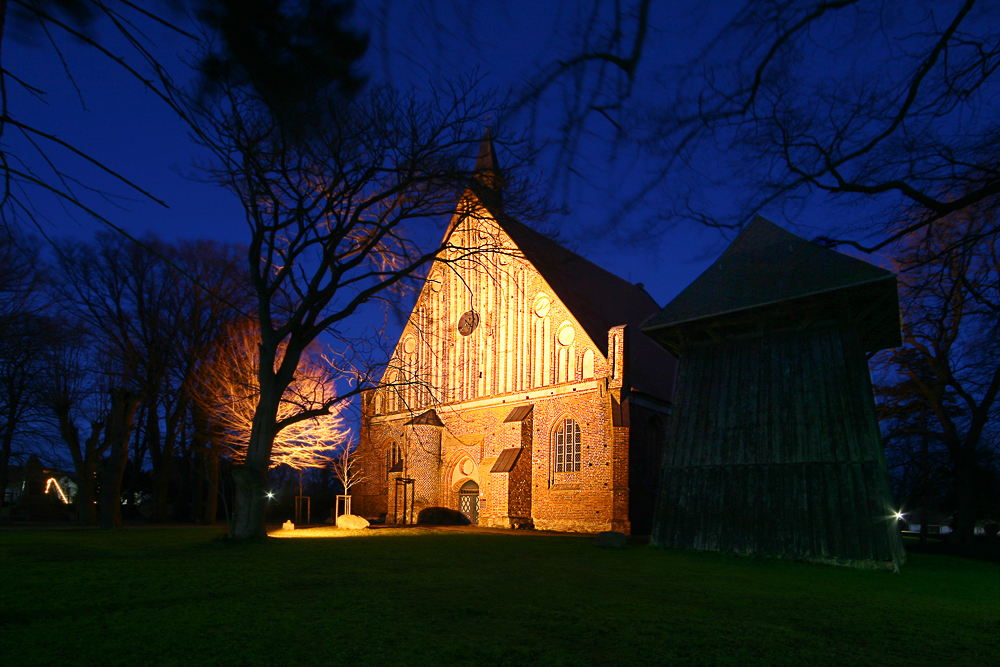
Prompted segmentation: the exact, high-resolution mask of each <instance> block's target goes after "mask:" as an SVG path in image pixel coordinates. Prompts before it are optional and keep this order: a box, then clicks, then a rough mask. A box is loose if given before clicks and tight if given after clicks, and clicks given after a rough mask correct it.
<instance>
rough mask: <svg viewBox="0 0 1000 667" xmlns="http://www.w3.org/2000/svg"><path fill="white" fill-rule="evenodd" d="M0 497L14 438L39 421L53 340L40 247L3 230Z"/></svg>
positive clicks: (0, 245) (0, 262)
mask: <svg viewBox="0 0 1000 667" xmlns="http://www.w3.org/2000/svg"><path fill="white" fill-rule="evenodd" d="M0 267H2V268H0V493H3V492H4V491H5V490H6V488H7V469H8V468H7V466H8V464H9V461H10V456H11V448H12V446H13V443H14V440H15V437H17V436H18V435H20V434H23V433H24V432H25V431H26V430H27V429H28V428H29V427H30V425H31V424H32V423H33V422H37V421H38V420H39V419H40V418H41V411H40V410H39V405H38V401H37V398H38V395H37V388H38V387H37V383H36V382H35V380H36V378H37V376H38V374H39V372H40V371H41V368H42V366H43V364H44V357H45V354H46V352H47V351H48V349H49V347H50V345H51V343H52V339H51V336H50V333H51V331H50V330H51V328H52V324H53V321H52V320H51V319H50V318H49V317H48V316H47V315H46V308H47V306H48V303H49V302H48V299H47V297H46V295H45V291H44V286H45V285H44V271H45V267H44V265H43V264H42V262H41V260H40V258H39V253H38V248H37V246H36V244H35V243H34V242H33V241H32V240H31V239H28V238H24V237H21V236H20V235H18V234H17V233H16V230H11V229H6V228H4V227H0Z"/></svg>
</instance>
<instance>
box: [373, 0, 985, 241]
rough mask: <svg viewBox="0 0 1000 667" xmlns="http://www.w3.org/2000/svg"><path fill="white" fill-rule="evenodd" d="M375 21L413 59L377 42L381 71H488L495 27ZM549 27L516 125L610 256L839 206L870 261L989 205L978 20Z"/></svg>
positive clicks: (678, 11) (781, 2) (786, 2)
mask: <svg viewBox="0 0 1000 667" xmlns="http://www.w3.org/2000/svg"><path fill="white" fill-rule="evenodd" d="M382 7H383V12H382V14H381V15H377V16H376V23H377V24H379V25H381V28H382V30H381V32H382V34H383V35H389V34H395V33H391V31H390V26H391V25H392V23H393V21H394V20H399V19H400V18H406V19H408V20H410V21H411V22H418V24H419V25H420V28H419V29H417V30H412V31H410V32H412V33H413V34H415V35H417V37H414V38H413V40H412V42H405V43H402V44H399V43H396V44H392V43H390V42H388V41H386V40H384V39H380V40H376V45H377V46H380V48H382V49H383V51H385V52H390V51H392V50H393V49H395V50H396V51H397V52H398V58H399V60H396V61H393V60H392V56H391V55H387V56H386V58H387V61H389V62H403V63H405V62H407V60H406V59H407V58H409V59H410V60H418V62H420V63H421V64H423V62H424V61H425V60H428V61H430V64H428V65H426V66H427V67H434V61H435V60H436V61H437V66H438V71H447V66H446V65H445V63H450V62H451V61H450V59H449V58H448V56H447V54H450V53H451V52H452V51H453V50H454V48H455V43H456V42H458V43H461V48H464V49H468V50H469V52H470V53H474V54H475V53H481V54H483V55H484V56H487V57H488V56H490V55H494V56H495V57H503V52H502V46H500V47H496V48H495V49H494V51H495V52H496V53H493V54H490V53H488V52H486V53H484V48H485V47H483V46H482V45H481V44H479V43H477V42H483V41H484V40H480V39H479V37H480V35H481V34H482V31H483V30H484V29H486V27H487V24H488V25H489V29H494V23H495V21H491V19H493V18H494V17H495V11H494V9H493V8H490V10H489V13H487V12H486V11H485V10H479V11H478V12H477V9H476V8H475V7H470V6H469V3H466V2H451V3H448V2H439V1H436V2H421V1H420V0H414V2H412V3H405V4H401V3H395V4H393V3H389V2H385V3H382ZM550 16H551V21H552V24H551V26H549V30H548V33H547V34H546V36H545V37H546V38H545V42H546V43H547V45H548V46H547V49H546V51H545V55H543V56H542V57H541V59H540V60H539V61H537V62H535V63H534V64H533V66H531V67H530V68H529V70H528V71H527V72H526V73H525V75H524V76H523V77H522V78H521V80H523V81H524V84H523V85H522V86H521V87H520V88H519V89H518V90H517V94H518V98H519V100H520V102H521V107H520V108H521V109H525V110H527V111H528V112H529V114H528V115H529V116H530V117H531V119H532V120H533V121H534V122H535V127H536V130H537V132H538V135H539V137H540V138H541V139H543V140H545V141H547V142H548V143H549V144H552V145H554V146H555V147H556V148H557V151H556V155H555V158H554V160H555V166H556V167H557V173H558V175H561V179H559V180H565V181H567V182H569V181H579V179H581V178H583V179H588V180H587V184H588V185H589V186H591V187H593V188H607V189H608V199H609V200H611V201H614V202H616V204H617V206H615V207H612V209H613V210H612V213H613V214H614V215H613V217H612V218H611V219H610V220H609V222H608V229H609V231H614V232H615V233H616V234H618V235H620V236H625V237H627V238H629V239H631V240H636V239H640V240H641V242H642V243H643V244H648V243H649V241H650V239H651V238H658V237H661V236H662V232H663V230H664V228H666V227H669V225H672V224H676V223H679V222H684V221H693V222H696V223H699V224H707V225H712V226H719V227H739V226H742V225H743V224H745V223H746V222H747V221H748V220H750V219H751V218H752V217H753V215H754V214H756V213H759V212H769V215H771V216H772V217H778V216H781V215H782V214H783V213H784V214H785V216H786V217H788V218H789V219H790V220H791V221H793V222H799V221H798V220H796V218H797V217H798V216H797V214H798V213H800V210H801V206H802V205H803V204H804V203H805V202H806V201H807V200H808V201H811V202H813V203H822V204H823V205H824V206H826V207H832V206H834V205H836V204H851V205H854V206H852V208H853V211H852V215H851V218H854V219H857V218H864V220H861V221H859V222H860V224H858V225H855V226H854V227H853V228H849V225H848V224H846V223H841V224H840V225H838V230H837V231H838V232H839V233H840V234H842V235H844V236H845V237H846V238H847V239H849V240H850V241H851V242H853V243H854V244H855V245H857V246H858V247H868V248H871V249H877V248H880V247H884V246H885V245H886V244H889V243H892V242H893V240H895V239H899V238H902V237H903V236H905V235H907V234H909V233H912V232H913V231H916V230H918V229H925V228H926V227H928V226H932V225H934V224H937V222H938V221H941V220H942V218H945V217H947V216H948V215H949V214H950V213H952V212H955V211H959V210H962V209H963V208H965V207H966V206H970V205H974V204H976V203H977V202H986V201H994V202H995V201H996V197H997V195H998V194H1000V121H998V120H997V119H998V118H1000V110H998V109H997V104H996V100H997V97H996V91H997V85H998V77H1000V74H998V71H997V69H998V66H1000V20H998V19H1000V8H998V6H997V5H996V3H991V2H985V1H984V0H917V1H916V2H913V1H904V0H888V1H882V0H745V1H744V2H740V3H732V4H722V5H720V4H719V3H704V2H693V1H692V2H664V1H663V0H582V1H580V2H574V3H560V4H559V5H558V9H553V10H552V12H551V13H550ZM511 18H512V21H511V22H512V23H514V22H516V17H511ZM420 22H422V23H420ZM477 23H478V24H480V25H479V26H478V29H476V27H467V26H470V25H471V26H475V25H476V24H477ZM449 28H451V29H452V31H451V32H448V29H449ZM459 28H462V29H459ZM534 30H535V31H538V30H545V27H544V26H536V27H535V28H534ZM376 34H378V31H376ZM424 34H429V35H441V34H447V35H448V39H447V40H440V39H439V40H435V39H434V38H433V37H430V38H426V39H425V38H424V37H423V35H424ZM463 37H464V38H465V42H464V43H463V42H462V41H461V40H463ZM397 41H398V40H397ZM499 43H500V44H501V45H503V44H505V42H504V41H503V40H501V41H500V42H499ZM421 48H423V49H424V51H422V52H421V51H419V49H421ZM414 49H417V50H418V52H417V55H416V56H415V57H414V56H412V55H411V54H409V53H408V52H407V51H408V50H414ZM554 109H558V111H554ZM616 164H617V165H621V168H620V169H617V170H616V169H615V165H616ZM614 171H621V172H623V173H625V174H627V176H626V177H623V178H622V179H620V180H618V179H615V178H614V177H613V176H610V177H609V172H612V173H613V172H614ZM647 212H648V213H647ZM838 217H843V216H838ZM903 222H905V223H906V224H901V223H903ZM873 232H874V234H873ZM987 232H988V230H984V232H983V233H987ZM872 236H874V238H872ZM957 241H960V242H962V243H974V242H975V241H976V239H975V238H972V239H960V240H957Z"/></svg>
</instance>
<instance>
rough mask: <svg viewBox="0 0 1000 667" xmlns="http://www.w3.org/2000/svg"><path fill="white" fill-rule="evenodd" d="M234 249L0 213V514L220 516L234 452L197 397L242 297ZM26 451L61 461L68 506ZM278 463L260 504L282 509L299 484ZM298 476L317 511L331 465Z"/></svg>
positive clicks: (334, 486) (243, 310) (330, 479)
mask: <svg viewBox="0 0 1000 667" xmlns="http://www.w3.org/2000/svg"><path fill="white" fill-rule="evenodd" d="M245 256H246V250H245V249H244V248H240V247H238V246H232V245H225V244H221V243H217V242H213V241H179V242H177V243H173V244H171V243H166V242H164V241H161V240H159V239H156V238H153V237H147V238H144V239H142V241H141V242H140V243H136V242H134V241H132V240H129V239H128V238H126V237H124V236H122V235H118V234H114V233H103V234H99V235H98V236H97V237H96V238H95V239H94V241H93V242H90V243H86V242H80V241H60V242H56V243H54V244H53V245H52V246H51V247H49V246H42V245H41V244H40V243H39V242H38V241H37V240H35V239H33V238H31V237H27V236H23V235H17V234H16V232H12V231H10V230H7V229H4V228H0V261H2V262H3V264H4V266H5V267H6V270H5V271H4V272H3V273H2V276H0V329H2V330H0V437H2V460H0V475H2V478H0V488H3V489H5V494H4V502H3V514H4V519H5V520H12V519H28V520H31V519H41V518H45V517H47V516H49V517H53V518H55V517H58V518H63V519H65V518H67V517H72V518H75V520H77V521H78V522H79V523H80V524H81V525H98V524H99V525H101V526H102V527H106V528H112V527H117V526H120V525H121V524H122V521H123V519H124V520H148V521H151V522H169V521H195V522H200V523H215V522H217V521H225V520H226V517H227V516H228V513H229V512H230V511H231V504H232V489H233V486H232V481H231V469H232V466H233V464H234V462H238V456H239V455H238V453H236V452H234V450H233V449H232V446H231V444H227V443H231V442H232V439H233V437H232V436H233V434H232V433H224V432H222V429H224V428H225V423H226V421H225V420H224V419H220V415H219V414H218V413H217V411H213V406H212V404H211V403H209V402H207V401H205V400H202V399H203V397H204V395H205V394H206V393H210V392H208V391H207V389H206V387H205V386H204V378H205V376H206V375H207V374H206V372H205V371H206V364H212V363H220V361H219V357H220V356H221V355H219V354H216V353H217V351H218V350H219V349H220V346H222V345H223V343H224V342H225V341H226V339H227V337H230V336H231V334H232V330H233V328H234V327H235V326H238V325H239V324H240V323H241V322H245V321H246V320H247V319H248V317H249V316H248V315H247V313H248V312H250V311H252V300H251V294H250V292H249V289H248V287H247V285H248V284H249V282H248V280H247V278H246V276H245V273H246V260H245ZM208 375H210V374H208ZM249 384H250V385H252V382H250V383H249ZM213 395H214V394H213ZM32 457H34V458H35V459H37V463H36V464H35V468H38V467H39V466H41V468H42V469H46V470H49V471H59V472H65V473H68V477H69V478H70V480H71V482H72V483H71V485H70V487H71V488H69V489H65V490H64V491H66V492H67V496H68V499H69V500H70V501H71V503H70V506H69V507H67V506H66V505H65V503H63V501H62V499H60V498H59V496H58V494H57V493H55V492H54V491H53V490H52V489H51V488H49V489H47V491H48V493H46V492H45V491H46V489H44V488H38V484H34V485H33V486H29V484H28V481H29V480H28V477H27V475H28V471H29V469H30V467H31V466H29V461H31V460H32ZM32 463H34V461H32ZM284 468H286V466H282V467H280V468H277V469H275V470H274V471H272V475H271V476H272V480H271V482H272V487H271V488H272V490H274V491H275V498H274V500H272V501H271V508H270V509H271V512H270V513H271V514H272V516H273V517H274V518H289V517H290V516H291V512H292V506H293V505H292V504H293V501H294V496H295V495H297V494H298V493H299V475H298V473H297V472H296V471H294V470H291V469H288V470H284ZM50 476H52V475H51V474H50V475H46V478H47V477H50ZM304 483H305V493H306V494H307V495H310V494H312V495H315V496H316V497H315V498H314V505H313V508H312V509H313V512H312V516H313V517H314V519H319V520H321V519H322V518H325V516H326V513H327V512H328V510H329V507H330V506H331V505H332V504H333V502H334V495H335V494H336V493H337V492H339V482H336V477H335V475H334V473H333V471H332V469H327V468H324V469H323V470H315V471H314V470H309V471H307V474H306V475H305V477H304ZM72 487H75V489H74V488H72ZM74 490H75V493H73V491H74ZM39 503H41V504H40V505H39ZM60 503H62V505H61V507H58V508H57V507H55V506H56V505H59V504H60ZM286 505H287V507H285V506H286ZM286 514H287V515H288V516H285V515H286ZM279 515H280V516H279Z"/></svg>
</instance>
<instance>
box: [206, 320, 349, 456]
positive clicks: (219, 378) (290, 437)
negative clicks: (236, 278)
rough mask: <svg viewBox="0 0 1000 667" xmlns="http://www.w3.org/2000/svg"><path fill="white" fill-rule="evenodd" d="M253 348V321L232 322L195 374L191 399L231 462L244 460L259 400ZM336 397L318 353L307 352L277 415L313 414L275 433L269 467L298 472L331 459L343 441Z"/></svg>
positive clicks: (256, 336)
mask: <svg viewBox="0 0 1000 667" xmlns="http://www.w3.org/2000/svg"><path fill="white" fill-rule="evenodd" d="M259 349H260V326H259V325H258V324H257V322H255V321H253V320H246V319H244V320H241V321H238V322H235V323H234V324H233V325H231V326H230V327H228V328H227V332H226V335H225V336H224V337H223V338H221V339H220V340H219V342H218V344H217V345H216V346H215V348H214V349H213V350H212V354H211V356H210V358H208V359H206V360H205V363H204V364H203V365H202V367H201V372H200V374H199V378H198V390H197V392H196V400H197V402H198V403H199V404H200V406H201V408H202V410H204V412H205V414H206V415H208V416H209V419H210V420H211V421H212V422H213V425H214V427H215V433H216V434H217V438H218V440H219V441H220V442H222V443H223V444H224V445H225V446H226V447H227V449H228V452H229V456H230V458H232V459H233V460H234V461H237V462H241V461H243V460H245V458H246V452H247V446H248V443H249V442H250V435H251V432H252V430H253V422H254V411H255V409H256V406H257V403H258V402H259V401H260V393H261V392H260V385H259V377H260V368H259V365H260V357H259ZM337 395H338V392H337V387H336V378H335V377H334V376H333V369H332V368H331V367H330V366H329V364H327V363H326V361H325V360H324V359H323V357H322V356H321V355H319V354H317V353H316V352H314V351H312V350H311V349H310V350H307V351H306V352H305V353H304V354H303V355H302V356H301V358H300V359H299V366H298V368H297V369H296V371H295V374H294V378H293V379H292V381H291V383H289V385H288V387H287V388H286V389H285V393H284V394H283V395H282V397H281V403H280V406H279V408H278V415H277V418H278V419H279V420H286V419H289V418H290V417H292V416H295V415H298V414H301V413H302V412H305V411H312V412H315V413H316V416H314V417H312V418H310V419H305V420H301V421H296V422H293V423H290V424H289V425H288V426H287V427H285V428H284V429H282V430H281V431H279V432H278V434H277V435H276V436H275V439H274V446H273V448H272V450H271V461H270V467H272V468H273V467H277V466H279V465H287V466H289V467H290V468H292V469H294V470H303V469H305V468H321V467H324V466H326V465H328V464H329V463H330V462H331V461H333V456H332V454H333V452H334V451H335V450H336V449H338V448H340V447H341V446H342V445H343V444H344V443H345V442H346V440H347V428H346V425H345V424H344V419H343V417H342V416H341V414H340V410H341V408H342V406H341V405H340V404H338V403H337V401H336V398H337ZM331 406H332V409H331Z"/></svg>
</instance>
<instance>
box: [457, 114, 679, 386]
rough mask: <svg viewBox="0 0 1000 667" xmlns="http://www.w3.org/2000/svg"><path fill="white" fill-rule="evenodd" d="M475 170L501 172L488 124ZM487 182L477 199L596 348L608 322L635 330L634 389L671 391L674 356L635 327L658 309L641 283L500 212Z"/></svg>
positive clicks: (604, 345)
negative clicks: (601, 265)
mask: <svg viewBox="0 0 1000 667" xmlns="http://www.w3.org/2000/svg"><path fill="white" fill-rule="evenodd" d="M475 171H477V172H493V173H496V174H499V173H500V164H499V162H498V160H497V156H496V148H495V146H494V145H493V139H492V137H491V135H490V131H489V129H488V128H487V130H486V133H485V134H484V136H483V141H482V143H481V144H480V147H479V157H478V158H477V159H476V166H475ZM487 185H488V186H489V187H488V188H487V190H486V191H485V192H482V193H479V195H480V196H479V200H480V203H481V204H482V205H483V206H484V207H485V208H486V209H487V211H488V212H489V213H490V215H491V216H492V217H493V219H494V220H496V222H497V224H498V225H500V228H501V229H503V230H504V232H506V234H507V235H508V236H509V237H510V238H511V240H512V241H513V242H514V243H515V244H516V245H517V247H518V249H519V250H520V251H521V253H522V254H523V255H524V257H525V259H527V260H528V261H529V262H530V263H531V264H532V266H534V268H535V269H536V270H537V271H538V272H539V273H540V274H541V275H542V278H544V279H545V282H546V283H548V285H549V287H551V288H552V290H553V291H554V292H555V296H556V297H557V298H558V299H559V300H560V301H561V302H562V303H563V304H564V305H565V306H566V308H568V309H569V311H570V312H571V313H572V314H573V317H575V318H576V320H577V321H578V322H579V323H580V326H582V327H583V329H584V331H585V332H586V334H587V335H588V336H589V337H590V339H591V340H592V341H593V342H594V344H595V345H596V346H597V348H598V350H600V351H601V353H602V354H604V355H605V356H607V354H608V330H609V329H610V328H611V327H615V326H619V325H622V324H628V325H631V326H632V327H633V328H634V329H636V331H635V332H634V334H633V345H632V350H633V354H632V356H633V358H634V357H636V354H637V353H638V354H639V355H640V359H637V360H636V361H637V362H638V363H632V364H631V369H632V372H631V376H632V382H631V384H632V386H633V388H636V389H639V390H641V391H644V392H646V393H649V394H651V395H654V396H660V397H662V398H669V397H670V396H672V393H673V379H674V375H675V368H676V360H675V359H674V358H673V356H671V355H670V354H669V353H667V352H665V351H664V350H663V349H662V348H661V347H660V346H658V345H656V344H655V343H654V342H653V341H652V340H649V339H645V340H643V339H644V335H643V334H642V333H640V332H639V331H638V328H639V326H640V325H641V324H642V323H643V322H645V321H646V319H648V318H649V317H650V316H652V315H653V314H655V313H656V312H658V311H659V309H660V307H659V305H658V304H657V303H656V301H654V300H653V297H651V296H650V295H649V294H648V293H646V291H645V290H643V289H642V287H639V286H638V285H633V284H632V283H630V282H628V281H627V280H623V279H621V278H619V277H618V276H616V275H615V274H613V273H611V272H610V271H606V270H604V269H602V268H601V267H599V266H597V265H596V264H594V263H593V262H591V261H589V260H587V259H584V258H583V257H581V256H580V255H577V254H576V253H574V252H572V251H570V250H567V249H566V248H564V247H563V246H562V245H560V244H559V243H558V242H556V241H554V240H553V239H550V238H549V237H547V236H544V235H543V234H541V233H539V232H537V231H535V230H534V229H531V228H530V227H528V226H527V225H525V224H523V223H521V222H518V221H517V220H514V219H513V218H512V217H510V216H509V215H507V214H505V213H504V212H503V210H502V206H500V205H499V202H500V201H501V198H500V196H499V194H500V193H499V189H500V187H501V186H500V185H498V184H497V182H494V181H489V182H488V183H487ZM490 195H493V196H490ZM449 233H450V230H449Z"/></svg>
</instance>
